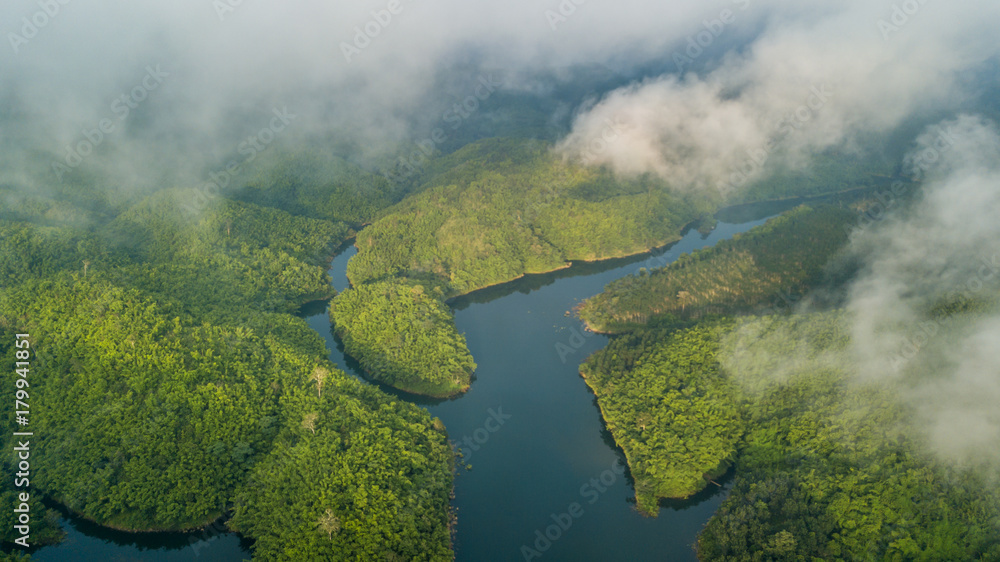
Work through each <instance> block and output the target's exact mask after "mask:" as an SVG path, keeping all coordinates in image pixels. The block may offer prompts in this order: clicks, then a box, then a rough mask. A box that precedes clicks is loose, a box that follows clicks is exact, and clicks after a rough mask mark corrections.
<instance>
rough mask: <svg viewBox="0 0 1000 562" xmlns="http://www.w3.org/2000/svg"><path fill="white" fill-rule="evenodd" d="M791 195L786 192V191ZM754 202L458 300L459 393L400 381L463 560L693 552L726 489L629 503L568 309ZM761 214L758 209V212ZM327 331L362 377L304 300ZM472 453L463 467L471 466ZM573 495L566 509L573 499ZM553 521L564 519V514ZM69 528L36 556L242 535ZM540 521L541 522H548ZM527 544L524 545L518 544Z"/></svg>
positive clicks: (340, 358) (697, 244)
mask: <svg viewBox="0 0 1000 562" xmlns="http://www.w3.org/2000/svg"><path fill="white" fill-rule="evenodd" d="M789 206H790V205H789ZM777 211H778V209H774V208H769V209H768V210H767V212H766V213H765V212H763V211H762V210H757V211H756V212H753V211H750V212H749V214H746V213H743V214H742V216H735V217H732V216H725V217H724V218H726V219H728V220H733V221H734V222H736V221H739V224H733V223H727V222H719V224H718V226H717V228H716V229H715V230H714V231H713V232H712V233H711V234H709V235H707V236H703V235H702V234H699V233H698V232H697V231H694V230H691V231H689V232H687V233H686V234H685V236H684V237H683V239H682V240H681V241H679V242H677V243H676V244H674V245H673V246H671V247H669V248H667V249H664V250H660V251H658V252H654V253H653V254H647V255H644V256H640V257H636V258H631V259H625V260H616V261H611V262H602V263H600V264H578V265H575V266H574V267H572V268H569V269H566V270H563V271H559V272H556V273H552V274H546V275H537V276H530V277H526V278H524V279H521V280H518V281H515V282H513V283H509V284H507V285H503V286H500V287H494V288H491V289H486V290H484V291H479V292H477V293H474V294H472V295H468V296H465V297H462V298H460V299H457V300H455V301H454V302H452V303H451V304H452V306H453V307H454V309H455V319H456V322H457V325H458V329H459V331H461V332H464V333H465V336H466V338H467V339H468V344H469V348H470V349H471V351H472V355H473V356H474V357H475V360H476V363H477V364H478V365H479V367H478V370H477V371H476V375H475V378H474V380H473V383H472V388H471V390H469V392H468V393H466V394H465V395H463V396H461V397H459V398H456V399H452V400H446V401H432V400H427V399H420V398H418V397H413V396H408V395H403V394H401V393H399V392H396V391H393V390H392V389H386V390H387V391H388V392H392V393H393V394H396V395H398V396H401V397H403V398H404V399H407V400H410V401H413V402H417V403H419V404H421V405H422V406H424V407H426V408H427V409H428V410H429V411H430V412H431V414H433V415H435V416H437V417H439V418H441V420H442V421H444V423H445V425H446V426H447V427H448V433H449V436H450V437H451V439H452V440H453V441H455V442H458V443H459V444H460V445H462V448H463V451H464V454H465V458H464V459H461V460H462V468H460V470H459V471H458V474H457V476H456V481H455V500H454V502H453V505H454V507H455V508H456V509H457V513H458V527H457V536H456V542H455V554H456V557H457V560H459V561H469V562H484V561H494V560H496V561H506V560H525V559H526V557H525V554H528V555H529V556H531V555H533V554H536V553H537V554H540V555H541V556H540V558H538V557H533V558H531V559H533V560H538V559H542V560H547V561H548V560H551V561H557V560H566V561H587V560H600V561H616V560H621V561H646V560H667V561H671V562H672V561H675V560H676V561H687V560H694V559H695V556H694V551H693V546H692V545H693V544H694V541H695V538H696V536H697V534H698V532H699V531H700V530H701V528H702V527H703V526H704V524H705V523H706V522H707V521H708V519H709V517H711V515H712V513H713V512H714V511H715V509H716V508H717V507H718V506H719V504H720V503H721V502H722V500H723V499H724V495H725V493H726V489H725V488H716V487H712V489H710V490H706V491H705V492H703V493H702V494H700V495H699V496H697V497H695V498H692V499H691V500H688V501H684V502H671V503H666V504H663V505H662V509H661V510H660V513H659V516H658V517H656V518H651V517H643V516H641V515H640V514H639V513H638V512H637V511H636V510H635V509H634V491H633V488H632V483H631V482H630V480H629V476H628V474H627V472H625V473H624V474H623V473H622V472H623V471H622V470H619V467H622V466H624V456H623V455H622V453H621V451H620V450H619V449H618V448H617V447H616V446H615V444H614V442H613V441H612V439H611V436H610V434H609V433H608V432H607V431H606V430H605V428H604V427H603V424H602V420H601V416H600V412H599V411H598V408H597V404H596V400H595V398H594V395H593V393H591V391H590V389H589V388H588V387H587V386H586V384H585V383H584V381H583V379H582V378H581V377H580V375H579V371H578V367H579V364H580V363H581V362H582V361H583V360H584V359H585V358H586V357H587V356H588V355H590V354H591V353H593V352H595V351H597V350H599V349H601V348H602V347H604V346H605V345H606V344H607V341H608V340H607V338H606V337H604V336H599V335H594V334H588V333H586V332H585V331H584V330H583V328H582V325H581V323H580V321H579V320H577V319H575V318H574V317H572V316H571V315H568V314H567V313H568V311H570V310H571V309H572V308H573V307H574V306H575V305H577V304H578V303H579V302H580V301H582V300H583V299H586V298H588V297H590V296H593V295H595V294H597V293H599V292H601V291H602V289H603V288H604V286H605V285H606V284H607V283H609V282H610V281H613V280H615V279H618V278H620V277H623V276H626V275H632V274H635V273H637V272H638V270H639V268H640V267H647V268H654V267H660V266H662V265H664V264H666V263H669V262H671V261H673V260H674V259H676V258H677V257H678V256H679V255H680V254H682V253H685V252H690V251H692V250H695V249H698V248H703V247H707V246H712V245H714V244H715V243H716V242H718V241H720V240H723V239H726V238H730V237H732V236H733V235H734V234H736V233H739V232H743V231H746V230H748V229H750V228H752V227H754V226H756V225H758V224H761V223H763V222H764V219H763V218H760V217H761V216H762V215H764V214H768V215H770V214H774V213H775V212H777ZM754 215H756V216H754ZM354 253H355V250H354V248H349V249H347V250H346V251H344V252H343V253H341V254H340V255H338V256H337V258H336V259H334V260H333V263H332V266H331V269H330V274H331V275H332V277H333V283H334V286H335V287H336V289H337V290H338V291H342V290H344V289H345V288H347V286H348V281H347V278H346V275H345V271H346V266H347V261H348V260H349V259H350V257H351V256H353V255H354ZM304 314H305V315H306V318H307V320H308V322H309V324H310V326H312V327H313V328H314V329H315V330H316V331H317V332H319V334H320V335H322V336H323V337H324V338H325V339H326V342H327V346H328V348H329V349H330V357H331V359H332V360H333V361H334V362H335V363H337V364H338V365H339V366H340V367H341V368H342V369H344V370H345V371H347V372H348V373H349V374H351V375H352V376H355V377H358V378H361V376H360V375H359V374H358V369H357V368H356V367H357V365H356V363H355V362H354V361H352V360H350V359H349V358H346V357H345V356H344V355H343V351H342V347H341V346H339V344H338V342H337V341H336V340H335V338H334V337H333V335H332V333H331V330H330V322H329V320H328V318H327V316H326V312H325V310H324V309H322V308H320V309H314V310H311V311H306V312H304ZM465 464H469V465H471V470H469V469H466V468H465V466H464V465H465ZM571 508H572V509H571ZM560 523H561V526H560V525H559V524H560ZM63 526H64V528H65V529H66V531H67V533H68V537H67V540H66V541H65V542H64V543H62V544H60V545H58V546H53V547H47V548H42V549H40V550H38V551H37V552H35V553H34V554H33V556H32V559H33V560H37V561H40V562H48V561H63V560H84V561H100V562H116V561H131V560H151V561H162V562H168V561H175V560H206V561H239V560H243V559H248V558H249V557H250V551H249V548H248V545H247V544H246V543H245V541H241V540H240V538H239V537H237V536H236V535H233V534H226V533H221V534H217V535H215V536H205V535H203V534H202V535H194V536H189V535H179V534H164V535H132V534H127V533H118V532H112V531H108V530H106V529H102V528H99V527H96V526H94V525H89V524H87V523H86V522H83V521H79V520H76V519H73V518H66V519H64V520H63ZM546 534H547V535H548V536H546ZM523 548H528V549H531V551H524V550H523Z"/></svg>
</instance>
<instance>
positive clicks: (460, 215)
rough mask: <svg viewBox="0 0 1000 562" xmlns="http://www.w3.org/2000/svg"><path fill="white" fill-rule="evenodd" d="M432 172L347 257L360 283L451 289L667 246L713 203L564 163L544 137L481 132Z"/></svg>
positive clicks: (457, 291)
mask: <svg viewBox="0 0 1000 562" xmlns="http://www.w3.org/2000/svg"><path fill="white" fill-rule="evenodd" d="M431 172H436V173H431ZM426 175H427V176H428V177H427V180H426V183H425V185H424V186H423V187H422V188H421V191H420V193H418V194H417V195H415V196H413V197H409V198H407V199H405V200H404V201H403V202H401V203H399V204H397V205H396V206H394V207H392V208H390V209H388V210H387V211H386V212H385V213H384V215H383V216H382V218H380V219H379V220H377V221H375V222H374V223H373V224H372V225H371V226H370V227H368V228H366V229H365V230H364V231H362V232H361V233H360V234H359V235H358V241H357V245H358V249H359V253H358V255H357V256H356V257H355V258H353V259H352V260H351V262H350V264H349V266H348V275H349V277H350V279H351V282H352V283H354V284H355V285H360V284H362V283H367V282H371V281H379V280H387V279H390V278H393V277H400V276H404V277H408V278H411V279H414V280H419V281H421V282H423V283H425V284H427V285H428V286H441V287H442V288H443V290H444V292H445V296H446V297H452V296H455V295H459V294H464V293H468V292H471V291H474V290H476V289H481V288H483V287H487V286H490V285H495V284H498V283H503V282H506V281H510V280H513V279H516V278H518V277H520V276H522V275H524V274H526V273H541V272H546V271H552V270H554V269H559V268H562V267H566V266H567V265H568V262H569V261H574V260H576V261H593V260H598V259H605V258H613V257H621V256H626V255H631V254H636V253H640V252H643V251H645V250H649V249H651V248H655V247H659V246H662V245H664V244H666V243H669V242H672V241H674V240H676V239H677V238H678V237H679V235H680V231H681V229H682V227H683V226H684V225H685V224H687V223H689V222H691V221H692V220H694V219H695V218H697V217H698V216H700V215H702V214H704V213H706V212H708V211H709V210H711V209H712V208H713V205H712V201H710V200H709V199H708V198H707V197H700V198H699V197H695V196H694V195H678V194H676V193H674V192H671V191H670V190H668V189H667V186H666V185H664V184H663V183H662V182H660V181H658V180H655V179H652V178H649V177H643V178H640V179H635V180H618V179H616V178H615V177H614V176H613V175H611V174H610V173H608V172H605V171H600V170H592V169H587V168H580V167H575V166H572V165H569V164H566V163H565V162H563V161H562V160H561V159H559V158H558V157H556V156H555V155H554V154H553V153H552V152H551V148H550V145H548V144H546V143H542V142H533V141H516V140H509V139H489V140H484V141H480V142H477V143H474V144H472V145H470V146H467V147H465V148H462V149H461V150H459V151H457V152H455V153H454V154H451V155H448V156H444V157H442V158H441V159H440V161H439V162H436V163H435V167H434V168H433V169H431V170H429V171H428V173H427V174H426Z"/></svg>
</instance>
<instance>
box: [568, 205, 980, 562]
mask: <svg viewBox="0 0 1000 562" xmlns="http://www.w3.org/2000/svg"><path fill="white" fill-rule="evenodd" d="M867 203H869V202H865V201H861V202H859V203H858V204H856V205H854V206H853V209H852V210H850V211H848V210H845V209H841V208H824V207H818V208H815V209H810V208H799V209H796V210H793V211H791V212H789V213H786V214H785V215H784V216H782V217H780V218H777V219H773V220H772V221H770V222H769V223H767V224H766V225H764V226H761V227H757V228H756V229H754V230H752V231H751V232H749V233H747V234H746V235H744V236H741V237H739V238H738V239H734V240H733V241H732V242H731V243H726V244H720V245H719V246H718V247H717V248H715V249H713V250H707V251H702V252H698V253H697V254H696V255H692V256H690V257H686V258H682V259H680V260H678V261H677V262H676V263H674V264H671V265H668V266H665V267H664V268H662V269H660V270H658V271H654V272H652V273H651V274H650V275H642V276H637V277H634V278H626V279H624V280H621V281H618V282H615V283H612V284H611V285H609V286H608V288H607V291H606V292H605V293H603V294H602V295H599V296H597V297H595V298H594V299H592V300H591V301H589V302H588V303H587V304H585V305H584V306H583V307H582V308H581V315H591V318H610V317H614V318H619V319H621V318H624V319H628V322H620V323H618V324H614V327H615V329H616V331H621V332H625V333H623V334H622V335H619V336H616V337H614V338H613V339H612V341H611V343H610V344H609V345H608V346H607V348H605V349H603V350H601V351H599V352H597V353H596V354H594V355H593V356H591V357H590V358H588V359H587V361H586V362H585V363H584V364H583V365H582V366H581V373H582V374H583V376H584V378H585V380H586V381H587V384H588V385H589V386H590V387H591V388H592V389H593V390H594V392H595V393H596V394H597V401H598V404H599V406H600V408H601V411H602V414H603V416H604V419H605V422H606V424H607V428H608V430H609V431H610V432H611V434H612V435H613V436H614V438H615V441H616V442H617V443H618V445H619V446H620V447H622V449H623V450H624V451H625V455H626V457H627V458H628V461H629V466H630V469H631V473H632V475H633V478H634V479H635V485H636V496H637V502H638V506H639V509H640V510H642V511H643V512H645V513H648V514H650V515H655V514H656V513H657V511H658V500H659V499H662V498H684V497H689V496H691V495H692V494H694V493H695V492H697V491H699V490H702V489H704V488H705V487H715V486H718V485H720V484H719V482H718V480H719V477H720V476H721V475H722V474H723V473H727V472H730V473H732V474H733V476H732V479H733V483H732V491H731V492H730V494H729V495H728V497H727V499H726V500H725V501H724V503H723V505H722V507H721V509H720V510H719V511H718V512H717V513H716V514H715V515H714V516H713V517H712V519H711V521H710V522H709V524H708V525H707V527H706V528H705V529H704V530H703V531H702V532H701V534H700V536H699V540H698V544H697V551H698V556H699V558H700V559H701V560H704V561H713V560H720V561H721V560H727V561H735V560H747V561H750V560H820V559H822V560H830V559H843V560H867V559H880V560H910V559H950V560H995V559H997V558H998V556H1000V541H998V540H997V536H996V528H997V524H998V523H1000V508H998V506H1000V498H998V497H996V496H995V492H994V491H992V490H994V488H992V487H991V486H989V485H988V484H989V482H988V478H989V476H988V475H984V474H979V473H976V472H974V471H969V470H957V469H955V468H954V467H953V466H950V465H949V464H947V463H945V462H942V461H941V460H940V459H937V458H935V457H932V456H931V455H929V454H928V453H927V452H926V450H925V449H924V445H923V443H922V442H921V441H920V440H919V439H917V438H916V436H914V435H913V434H912V432H910V431H907V430H906V428H907V427H909V426H911V425H912V424H913V423H914V419H915V416H917V415H919V412H916V411H914V410H913V409H912V408H911V407H910V405H909V404H908V403H907V402H906V401H905V400H904V398H903V397H904V396H905V395H903V394H901V393H900V392H899V391H898V389H896V388H894V387H893V386H891V384H890V383H886V382H879V380H878V379H870V380H869V382H858V380H857V378H856V375H855V374H854V372H853V369H854V367H853V365H855V362H854V358H853V356H852V355H851V354H850V353H849V351H848V348H849V344H850V341H851V338H852V334H851V331H850V328H849V325H848V322H847V320H846V317H845V314H846V313H845V312H844V311H842V310H839V309H838V304H837V303H838V301H837V300H836V299H831V298H829V297H828V296H827V298H826V299H825V300H824V306H821V307H818V308H817V307H812V308H811V309H809V310H806V309H802V310H800V307H798V306H797V305H796V304H795V303H793V302H791V301H788V300H787V299H785V300H782V299H775V298H774V297H776V296H777V295H778V294H779V293H780V292H783V291H794V292H795V293H797V294H803V293H808V291H809V290H810V289H815V287H816V286H817V285H819V284H823V286H824V288H825V289H829V288H830V285H829V283H834V284H836V282H837V279H838V275H842V274H843V271H838V268H844V267H849V265H845V264H848V262H849V260H846V261H844V260H841V261H839V262H838V256H839V255H840V252H839V251H840V250H841V249H842V248H843V247H844V244H845V242H846V240H847V233H849V232H850V229H851V228H853V226H852V225H854V224H856V222H857V221H856V218H857V216H858V215H857V214H856V213H857V212H858V211H861V210H863V209H864V208H865V205H866V204H867ZM807 217H809V218H811V220H804V219H806V218H807ZM844 227H847V230H845V228H844ZM757 248H759V249H757ZM741 252H746V254H744V255H751V256H754V257H753V260H752V261H750V264H752V265H753V266H754V267H744V268H740V267H736V266H735V264H736V263H737V262H738V261H739V260H736V259H734V258H736V257H739V256H740V255H741ZM832 262H837V263H836V264H835V265H831V263H832ZM759 264H766V265H764V266H761V265H759ZM824 265H826V266H829V267H826V268H824ZM730 266H731V267H730ZM831 267H832V269H831ZM708 272H712V275H708ZM745 286H750V287H753V288H754V291H755V292H754V293H751V295H752V297H748V296H747V292H745V291H741V292H739V293H738V294H734V293H732V292H728V291H720V290H717V287H735V288H737V289H738V288H740V287H745ZM681 289H682V290H686V291H688V292H689V294H690V295H692V296H691V297H689V298H687V299H683V298H681V299H677V298H676V294H677V292H679V290H681ZM952 299H953V300H949V301H943V302H939V303H938V304H937V305H936V306H934V307H933V308H932V309H929V310H926V311H925V312H924V314H926V317H925V318H927V319H928V320H933V321H934V322H935V323H937V325H939V326H941V330H942V333H946V330H947V327H948V326H956V327H960V326H964V325H968V324H969V323H971V322H974V321H975V320H976V318H979V317H980V316H981V315H983V314H985V313H987V312H990V311H995V310H997V309H998V308H1000V298H997V295H995V294H992V293H991V294H989V295H985V294H983V295H980V296H979V297H978V298H977V299H974V300H969V299H968V298H965V297H952ZM955 299H957V300H955ZM765 305H766V306H765ZM612 307H613V308H612ZM824 307H825V310H823V308H824ZM609 310H613V311H614V315H613V316H612V315H611V314H609V313H608V311H609ZM603 325H604V324H602V326H603ZM936 345H948V343H947V341H945V340H943V341H941V342H938V343H937V344H936ZM916 369H918V370H919V373H917V372H914V373H913V374H912V375H911V376H914V377H923V378H926V377H934V376H937V375H936V374H935V373H934V370H933V367H931V366H923V367H920V366H918V367H916Z"/></svg>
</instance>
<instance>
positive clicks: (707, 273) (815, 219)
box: [578, 206, 857, 333]
mask: <svg viewBox="0 0 1000 562" xmlns="http://www.w3.org/2000/svg"><path fill="white" fill-rule="evenodd" d="M856 221H857V215H856V214H855V213H853V212H851V211H849V210H846V209H840V208H836V207H827V206H823V207H818V208H816V209H812V208H809V207H800V208H798V209H796V210H793V211H790V212H788V213H786V214H784V215H782V216H780V217H778V218H774V219H771V220H770V221H768V222H767V223H766V224H764V225H761V226H758V227H757V228H754V229H753V230H751V231H750V232H747V233H746V234H742V235H736V236H734V237H733V238H732V239H731V240H725V241H723V242H720V243H719V244H717V245H716V246H714V247H712V248H708V249H705V250H699V251H696V252H694V253H692V254H685V255H683V256H681V258H680V259H678V260H677V261H675V262H673V263H671V264H669V265H667V266H665V267H663V268H660V269H656V270H654V271H653V272H652V273H651V274H649V275H639V276H629V277H625V278H622V279H619V280H617V281H615V282H613V283H610V284H609V285H608V286H607V287H606V288H605V290H604V292H603V293H601V294H600V295H597V296H595V297H593V298H591V299H588V300H587V301H586V302H585V303H584V304H583V305H581V307H580V308H579V311H578V312H579V315H580V317H581V318H583V319H584V320H585V321H586V322H587V325H588V326H589V327H590V328H591V329H593V330H595V331H599V332H607V333H620V332H625V331H629V330H633V329H635V328H637V327H640V326H642V325H644V324H646V323H647V322H649V321H650V320H652V319H656V318H658V317H664V316H673V317H683V318H697V317H699V316H701V315H704V314H706V313H730V312H739V311H749V310H754V309H755V308H762V307H765V306H776V307H784V306H787V305H789V304H791V302H792V300H794V299H797V297H798V296H799V295H801V294H803V293H804V292H805V290H806V289H807V288H808V287H811V286H813V285H815V284H816V283H817V282H818V281H819V279H820V277H821V274H822V272H823V267H824V266H825V265H826V263H827V262H828V261H829V260H830V259H831V257H832V256H833V255H834V254H835V253H836V252H837V251H838V250H840V249H841V248H842V247H843V246H844V244H845V243H846V241H847V235H848V231H849V227H850V226H851V225H852V224H853V223H855V222H856Z"/></svg>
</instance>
